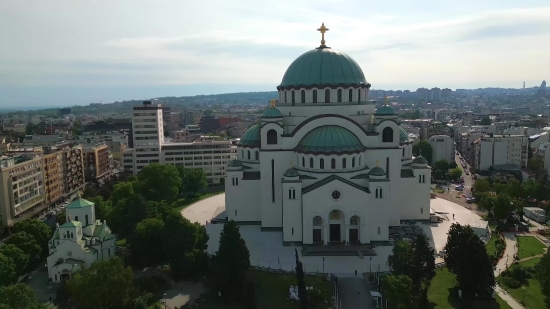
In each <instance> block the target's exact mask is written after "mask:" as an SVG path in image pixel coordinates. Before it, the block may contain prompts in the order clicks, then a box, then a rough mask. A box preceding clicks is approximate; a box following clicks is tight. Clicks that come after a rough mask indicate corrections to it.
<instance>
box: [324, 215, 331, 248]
mask: <svg viewBox="0 0 550 309" xmlns="http://www.w3.org/2000/svg"><path fill="white" fill-rule="evenodd" d="M328 222H329V221H328V220H327V224H325V223H324V222H323V245H325V246H326V245H328V241H329V234H328V232H329V227H330V224H328Z"/></svg>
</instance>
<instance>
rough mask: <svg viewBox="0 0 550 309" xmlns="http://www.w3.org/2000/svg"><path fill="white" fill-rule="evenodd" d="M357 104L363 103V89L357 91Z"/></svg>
mask: <svg viewBox="0 0 550 309" xmlns="http://www.w3.org/2000/svg"><path fill="white" fill-rule="evenodd" d="M357 102H361V89H357Z"/></svg>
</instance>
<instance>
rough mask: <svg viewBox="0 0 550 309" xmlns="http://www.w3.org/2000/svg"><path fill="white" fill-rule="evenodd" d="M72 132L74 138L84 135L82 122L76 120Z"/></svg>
mask: <svg viewBox="0 0 550 309" xmlns="http://www.w3.org/2000/svg"><path fill="white" fill-rule="evenodd" d="M71 132H72V133H73V135H74V136H76V135H82V122H80V120H78V119H76V120H75V121H74V122H73V125H72V127H71Z"/></svg>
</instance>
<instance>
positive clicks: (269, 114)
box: [262, 107, 283, 118]
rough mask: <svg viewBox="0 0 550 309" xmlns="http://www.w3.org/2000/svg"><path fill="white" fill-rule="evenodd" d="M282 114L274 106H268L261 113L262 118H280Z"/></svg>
mask: <svg viewBox="0 0 550 309" xmlns="http://www.w3.org/2000/svg"><path fill="white" fill-rule="evenodd" d="M282 117H283V114H281V111H280V110H278V109H277V108H276V107H269V108H267V109H266V110H264V112H263V113H262V118H282Z"/></svg>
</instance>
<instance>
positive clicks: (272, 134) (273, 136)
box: [267, 129, 277, 145]
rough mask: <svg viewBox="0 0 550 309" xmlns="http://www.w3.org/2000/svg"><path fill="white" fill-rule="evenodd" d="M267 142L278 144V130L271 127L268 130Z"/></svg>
mask: <svg viewBox="0 0 550 309" xmlns="http://www.w3.org/2000/svg"><path fill="white" fill-rule="evenodd" d="M267 144H268V145H276V144H277V131H275V130H273V129H271V130H269V131H267Z"/></svg>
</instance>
